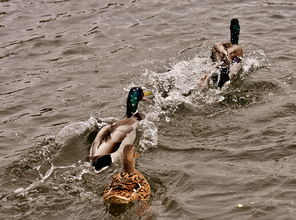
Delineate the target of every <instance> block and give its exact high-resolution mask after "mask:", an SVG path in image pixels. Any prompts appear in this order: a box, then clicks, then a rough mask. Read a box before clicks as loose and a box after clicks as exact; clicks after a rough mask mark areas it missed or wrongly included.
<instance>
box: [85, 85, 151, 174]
mask: <svg viewBox="0 0 296 220" xmlns="http://www.w3.org/2000/svg"><path fill="white" fill-rule="evenodd" d="M151 94H152V93H151V92H148V91H146V92H144V91H143V89H142V88H140V87H133V88H131V89H130V91H129V94H128V97H127V107H126V115H125V116H124V117H123V118H122V119H121V120H119V121H117V122H115V123H113V124H111V125H106V126H104V127H103V128H102V129H101V130H100V131H99V132H98V134H97V136H96V138H95V140H94V141H93V143H92V145H91V148H90V153H89V158H90V161H91V164H92V165H93V166H94V167H95V169H96V170H98V171H99V170H101V169H102V168H104V167H108V166H110V165H111V164H112V163H113V162H117V161H118V160H119V159H120V158H121V156H122V152H123V149H124V146H126V145H129V144H133V143H134V141H135V138H136V128H137V125H138V122H139V121H140V120H141V119H142V118H141V115H140V114H139V113H138V111H137V109H138V104H139V102H140V101H142V100H146V98H145V97H146V96H149V95H151Z"/></svg>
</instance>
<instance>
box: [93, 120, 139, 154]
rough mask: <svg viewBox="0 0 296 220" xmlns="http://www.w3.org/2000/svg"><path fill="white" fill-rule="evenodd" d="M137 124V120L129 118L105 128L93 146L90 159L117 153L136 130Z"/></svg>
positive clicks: (99, 133)
mask: <svg viewBox="0 0 296 220" xmlns="http://www.w3.org/2000/svg"><path fill="white" fill-rule="evenodd" d="M136 122H137V120H135V119H133V118H127V119H122V120H120V121H118V122H115V123H113V124H111V125H106V126H105V127H103V128H102V129H101V130H100V131H99V132H98V134H97V136H96V138H95V140H94V141H93V143H92V145H91V148H90V153H89V157H90V158H93V157H96V156H100V155H105V154H111V153H114V152H115V151H117V149H118V148H119V147H120V145H121V143H122V142H123V141H124V139H125V138H126V137H127V136H128V135H129V134H130V133H131V132H132V131H133V130H135V128H136V124H137V123H136Z"/></svg>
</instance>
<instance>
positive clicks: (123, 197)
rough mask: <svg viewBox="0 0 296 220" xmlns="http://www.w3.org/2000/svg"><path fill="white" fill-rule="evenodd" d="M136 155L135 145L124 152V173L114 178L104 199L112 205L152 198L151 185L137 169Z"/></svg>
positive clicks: (126, 148) (127, 146)
mask: <svg viewBox="0 0 296 220" xmlns="http://www.w3.org/2000/svg"><path fill="white" fill-rule="evenodd" d="M135 158H136V153H135V149H134V146H133V145H126V146H125V147H124V150H123V172H121V173H117V174H115V175H114V176H113V178H112V182H111V184H110V186H108V187H107V188H106V189H105V191H104V195H103V198H104V200H105V201H108V202H110V203H112V204H127V203H130V202H132V201H135V200H148V199H149V198H150V185H149V183H148V181H147V180H146V178H145V177H144V176H143V175H142V174H141V173H140V172H139V171H138V170H136V169H135Z"/></svg>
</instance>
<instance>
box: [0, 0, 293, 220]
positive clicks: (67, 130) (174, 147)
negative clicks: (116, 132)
mask: <svg viewBox="0 0 296 220" xmlns="http://www.w3.org/2000/svg"><path fill="white" fill-rule="evenodd" d="M233 17H237V18H239V20H240V23H241V37H240V44H241V45H242V47H243V48H244V50H245V58H244V61H243V68H242V70H241V77H240V79H237V80H236V81H234V82H233V83H232V85H231V86H230V88H228V89H227V90H225V91H222V92H220V91H216V90H211V91H208V92H206V93H200V92H198V91H196V90H195V86H196V82H197V80H198V79H200V77H201V75H202V72H203V71H207V70H209V69H210V68H211V63H210V60H209V50H210V46H211V45H212V44H213V43H214V42H217V41H219V40H223V41H227V40H228V38H229V29H228V28H229V21H230V19H231V18H233ZM295 23H296V3H295V1H294V0H286V1H279V0H267V1H230V0H229V1H217V0H207V1H206V0H204V1H192V0H191V1H190V0H188V1H173V0H167V1H155V0H152V1H139V0H130V1H127V0H121V1H107V0H101V1H94V0H90V1H74V0H73V1H69V0H44V1H32V0H28V1H21V0H2V1H0V74H1V80H0V103H1V106H0V116H1V117H0V124H1V127H0V157H1V161H0V167H1V171H0V181H1V188H0V219H137V218H143V219H295V213H296V200H295V198H296V188H295V186H296V168H295V164H296V143H295V141H296V126H295V124H296V116H295V113H296V37H295V36H296V28H295ZM134 85H137V86H143V87H145V88H146V89H149V90H152V91H153V92H155V97H154V99H153V101H150V102H148V103H141V105H140V109H139V110H140V111H141V112H143V113H145V114H146V118H145V120H144V121H142V122H141V124H140V126H139V137H138V140H137V143H138V144H137V146H138V150H139V151H140V152H141V154H142V156H141V157H140V158H139V159H138V162H137V167H138V169H139V170H140V171H141V172H143V174H144V175H145V176H146V177H147V178H148V181H149V182H150V184H151V187H152V198H151V201H150V207H149V208H148V209H147V210H146V211H145V212H144V213H142V214H139V211H138V209H139V207H138V206H137V205H138V204H135V205H133V206H132V207H127V208H126V210H125V211H123V210H120V209H117V210H109V209H108V208H107V207H106V206H105V204H104V203H103V200H102V198H101V195H102V193H103V190H104V187H105V185H106V184H107V183H108V182H109V181H110V178H111V176H112V175H113V174H114V173H115V172H117V171H119V170H120V169H121V166H120V165H114V166H113V167H112V169H108V170H105V171H103V172H102V173H100V174H97V173H95V172H94V170H93V168H92V167H90V165H89V163H87V162H86V160H85V158H86V156H87V155H88V152H87V148H88V147H89V145H90V143H91V142H92V140H93V138H94V135H95V133H96V132H97V131H98V129H99V128H100V127H101V126H102V125H103V124H104V123H106V122H107V123H108V122H111V121H112V120H114V117H115V118H120V117H122V116H123V114H124V112H125V100H126V96H127V91H128V90H129V88H130V87H131V86H134ZM110 117H111V118H110Z"/></svg>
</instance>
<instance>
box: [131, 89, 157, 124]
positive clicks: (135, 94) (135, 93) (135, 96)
mask: <svg viewBox="0 0 296 220" xmlns="http://www.w3.org/2000/svg"><path fill="white" fill-rule="evenodd" d="M151 94H152V93H151V92H148V91H143V89H142V88H140V87H133V88H131V90H130V91H129V94H128V97H127V103H126V105H127V107H126V116H127V117H128V118H130V117H132V116H133V115H134V114H135V113H136V112H137V109H138V104H139V102H140V101H141V100H145V99H144V97H145V96H149V95H151Z"/></svg>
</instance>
